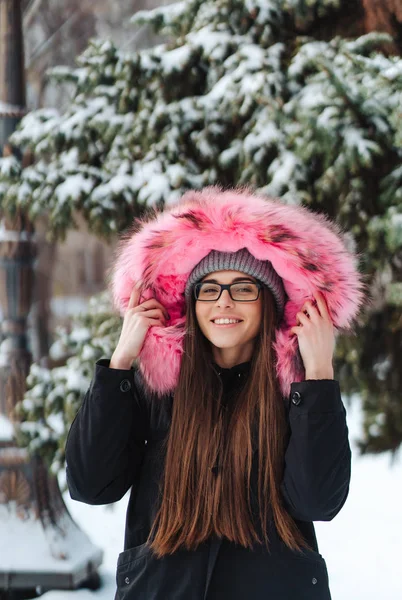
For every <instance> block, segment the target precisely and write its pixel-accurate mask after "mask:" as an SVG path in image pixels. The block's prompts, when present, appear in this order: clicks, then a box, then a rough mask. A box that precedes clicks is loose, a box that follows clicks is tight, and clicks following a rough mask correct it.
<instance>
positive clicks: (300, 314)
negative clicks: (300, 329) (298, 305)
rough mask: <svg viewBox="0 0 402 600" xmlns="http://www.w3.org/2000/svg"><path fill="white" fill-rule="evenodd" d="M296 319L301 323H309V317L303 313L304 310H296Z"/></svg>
mask: <svg viewBox="0 0 402 600" xmlns="http://www.w3.org/2000/svg"><path fill="white" fill-rule="evenodd" d="M297 319H298V321H299V323H300V324H301V325H308V324H309V323H310V319H309V318H308V316H307V315H305V314H304V312H298V313H297V315H296V320H297ZM296 322H297V321H296Z"/></svg>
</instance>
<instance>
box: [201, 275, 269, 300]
mask: <svg viewBox="0 0 402 600" xmlns="http://www.w3.org/2000/svg"><path fill="white" fill-rule="evenodd" d="M206 283H209V282H208V281H201V283H196V284H195V286H194V296H195V299H196V300H197V302H216V301H217V300H219V298H220V297H221V296H222V292H223V290H228V292H229V296H230V297H231V299H232V300H233V302H256V301H257V300H258V298H259V297H260V291H261V288H262V286H263V284H262V283H259V282H258V281H247V280H245V281H235V282H234V283H213V284H212V285H219V286H220V288H221V291H220V292H219V296H218V297H217V298H214V299H213V300H200V299H199V298H197V291H198V289H200V288H201V286H202V285H204V284H206ZM241 283H251V284H253V285H256V286H257V298H254V299H253V300H235V299H234V298H233V296H232V291H231V289H230V288H231V287H232V285H239V284H241Z"/></svg>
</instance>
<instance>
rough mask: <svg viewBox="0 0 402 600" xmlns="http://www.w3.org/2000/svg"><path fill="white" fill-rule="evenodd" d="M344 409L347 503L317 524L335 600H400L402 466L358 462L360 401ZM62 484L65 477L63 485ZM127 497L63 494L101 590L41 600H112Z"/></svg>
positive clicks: (370, 459) (380, 460) (384, 459)
mask: <svg viewBox="0 0 402 600" xmlns="http://www.w3.org/2000/svg"><path fill="white" fill-rule="evenodd" d="M344 401H345V399H344ZM345 404H346V402H345ZM346 409H347V420H348V426H349V435H350V440H351V445H352V453H353V454H352V456H353V458H352V481H351V486H350V493H349V497H348V499H347V501H346V504H345V506H344V507H343V508H342V510H341V512H340V513H339V514H338V515H337V516H336V517H335V519H334V520H333V521H330V522H317V523H315V528H316V533H317V538H318V544H319V549H320V552H321V553H322V554H323V556H324V558H325V560H326V563H327V567H328V572H329V578H330V587H331V593H332V600H362V599H363V598H364V600H379V599H380V598H381V599H383V600H397V598H400V597H401V595H402V583H401V577H400V556H401V550H402V542H401V540H402V519H400V501H401V497H402V462H401V460H400V459H399V460H398V459H397V460H396V461H395V464H394V466H393V467H391V465H390V456H389V455H387V454H384V455H380V456H365V457H359V456H358V454H357V450H356V446H355V444H354V440H355V439H356V438H357V437H358V436H359V435H360V428H361V409H360V404H359V399H358V397H354V398H353V399H352V405H351V406H350V407H349V406H348V404H346ZM64 480H65V475H64V472H62V474H61V475H60V481H64ZM128 496H129V494H126V496H125V497H124V498H123V499H122V500H121V501H120V502H118V503H116V504H114V505H108V506H89V505H85V504H81V503H79V502H75V501H74V500H71V498H70V497H69V494H68V492H66V493H65V494H64V500H65V502H66V505H67V507H68V509H69V511H70V513H71V515H72V517H73V518H74V520H75V521H76V522H77V523H78V524H79V525H80V527H81V528H82V529H83V530H84V531H85V532H86V533H87V534H88V535H89V537H90V539H91V541H92V542H93V543H94V544H95V545H97V546H99V547H101V548H102V549H103V550H104V562H103V564H102V566H101V567H100V571H99V572H100V575H101V577H102V580H103V586H102V588H101V589H99V590H98V591H97V592H91V591H89V590H78V591H75V592H65V591H51V592H48V593H46V594H44V595H43V596H42V598H43V600H72V599H73V598H76V599H77V600H78V599H79V600H112V598H113V597H114V593H115V569H116V565H117V558H118V555H119V553H120V552H122V550H123V539H124V524H125V513H126V508H127V502H128ZM100 523H101V524H102V526H101V527H100V526H99V524H100ZM24 532H25V533H26V530H24ZM17 543H18V542H17V539H16V544H17ZM78 550H79V549H78V548H77V551H78ZM42 559H43V560H44V557H43V556H42Z"/></svg>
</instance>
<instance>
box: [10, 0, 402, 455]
mask: <svg viewBox="0 0 402 600" xmlns="http://www.w3.org/2000/svg"><path fill="white" fill-rule="evenodd" d="M355 4H356V2H355ZM348 7H349V2H348V1H347V0H286V1H285V2H284V1H282V0H214V1H212V0H203V1H202V2H201V1H200V0H183V1H181V2H179V3H177V4H172V5H169V6H166V7H163V8H159V9H156V10H153V11H149V12H141V13H137V14H136V15H135V16H134V18H133V24H134V26H136V25H138V24H141V23H149V24H151V25H153V27H154V28H155V29H156V31H157V32H159V33H160V34H162V35H163V36H165V37H164V39H166V41H165V42H164V43H162V44H160V45H158V46H156V47H153V48H149V49H146V50H139V51H137V52H134V53H129V54H127V53H124V52H122V51H121V50H119V49H118V48H117V47H115V46H114V45H113V44H112V43H110V42H108V41H96V40H93V41H92V42H91V43H90V45H89V47H88V48H87V50H86V51H85V52H84V53H83V54H82V55H81V56H80V57H79V58H78V68H77V69H68V68H58V69H55V70H53V72H52V74H51V76H52V77H54V78H55V79H56V80H60V81H63V82H66V81H69V82H70V83H71V86H72V88H71V89H72V99H71V105H70V107H69V109H68V110H67V111H66V112H64V113H62V114H59V113H58V112H57V111H55V110H41V111H36V112H34V113H31V114H29V115H28V116H27V117H25V119H24V120H23V121H22V123H21V127H20V129H19V131H18V132H17V133H15V134H14V136H13V142H14V143H15V144H16V145H18V146H20V147H23V148H26V147H29V148H31V149H33V150H34V152H35V155H36V159H37V161H36V163H35V165H33V166H32V167H30V168H27V169H24V170H23V171H22V172H19V170H18V165H16V164H15V163H13V164H10V161H8V162H5V163H4V164H3V165H1V167H0V168H1V173H2V177H1V180H0V202H1V206H2V207H3V209H4V210H8V211H11V212H12V211H13V210H15V209H16V207H17V206H19V205H20V206H23V207H25V209H26V210H28V212H29V214H30V216H31V218H33V219H35V217H37V216H38V215H43V214H47V215H48V218H49V235H51V236H53V237H54V238H55V239H63V237H64V236H65V234H66V232H67V231H68V229H70V228H71V227H74V222H73V215H74V212H75V211H79V212H81V213H82V215H83V216H84V217H85V219H86V221H87V223H88V227H89V228H90V230H91V231H93V232H95V233H96V234H97V235H99V236H103V237H104V238H106V239H115V235H116V233H117V232H120V231H122V230H124V229H125V228H126V227H127V226H128V225H129V224H130V223H131V221H132V218H133V215H134V214H138V213H141V211H143V210H144V209H146V207H148V206H158V207H159V206H164V205H166V204H167V205H168V204H169V203H172V202H174V201H175V200H176V199H177V198H178V197H179V196H180V195H181V194H182V193H183V192H184V191H185V190H186V189H189V188H201V187H203V186H205V185H208V184H216V183H220V184H222V185H223V186H232V185H249V186H251V187H253V188H255V189H257V190H258V191H259V192H262V193H266V194H271V195H275V196H280V197H282V198H283V200H284V201H286V202H290V203H304V204H306V205H308V206H310V207H311V208H312V209H314V210H316V211H321V212H324V213H326V214H328V215H329V216H330V217H331V218H334V219H336V220H337V221H338V223H339V224H340V225H341V226H342V227H343V228H344V229H345V231H347V232H348V234H347V239H348V243H349V244H350V246H351V247H352V248H354V249H356V250H357V251H358V252H359V253H360V257H361V269H362V270H363V271H364V272H365V273H366V274H367V282H368V283H370V284H371V285H372V290H373V292H372V293H373V298H375V301H374V302H372V304H371V308H370V312H369V311H368V312H367V314H366V315H365V318H362V321H361V323H360V325H359V327H358V328H357V331H356V334H357V335H356V336H355V337H353V338H352V337H347V338H346V337H345V338H343V339H342V341H341V342H340V343H339V345H338V349H337V373H339V377H340V379H341V383H342V387H343V389H344V392H345V393H347V392H352V391H355V390H358V391H360V392H361V393H362V395H363V400H364V406H365V410H366V432H365V438H364V440H362V446H361V447H362V450H363V451H371V452H376V451H383V450H386V449H391V450H393V451H394V450H396V448H398V447H399V445H400V444H401V442H402V405H401V403H400V400H399V397H398V393H399V392H400V390H401V389H402V372H401V370H400V369H398V367H397V365H398V361H399V360H400V356H399V354H400V348H401V343H402V342H401V337H402V323H401V321H400V308H401V305H402V291H401V285H402V267H401V264H402V225H401V223H402V169H401V157H402V119H401V118H400V117H401V106H402V60H401V58H400V56H397V55H390V54H389V53H387V52H385V51H384V48H385V47H388V46H389V44H390V43H391V42H392V39H391V38H390V37H389V36H388V35H386V34H381V33H370V34H367V35H363V36H359V37H355V38H351V37H348V38H343V37H342V36H340V35H337V36H336V37H331V36H328V39H327V37H326V36H325V32H328V31H333V30H336V31H338V29H339V28H337V27H336V26H335V25H334V26H332V24H333V23H335V24H336V23H337V22H339V23H342V22H344V19H343V17H344V14H345V11H347V10H348ZM337 20H338V21H337ZM328 23H331V27H329V26H328ZM315 31H317V32H319V34H317V38H316V37H315V35H314V32H315ZM348 31H350V26H349V29H348ZM307 34H308V35H307ZM372 341H374V342H372ZM67 390H68V388H66V393H67ZM378 415H380V416H378Z"/></svg>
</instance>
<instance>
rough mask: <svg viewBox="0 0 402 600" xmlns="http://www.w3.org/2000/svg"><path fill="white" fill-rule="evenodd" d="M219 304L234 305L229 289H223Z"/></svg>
mask: <svg viewBox="0 0 402 600" xmlns="http://www.w3.org/2000/svg"><path fill="white" fill-rule="evenodd" d="M216 304H217V306H233V304H234V302H233V300H232V298H231V297H230V294H229V290H223V291H222V294H221V297H220V298H219V299H218V300H217V301H216Z"/></svg>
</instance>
